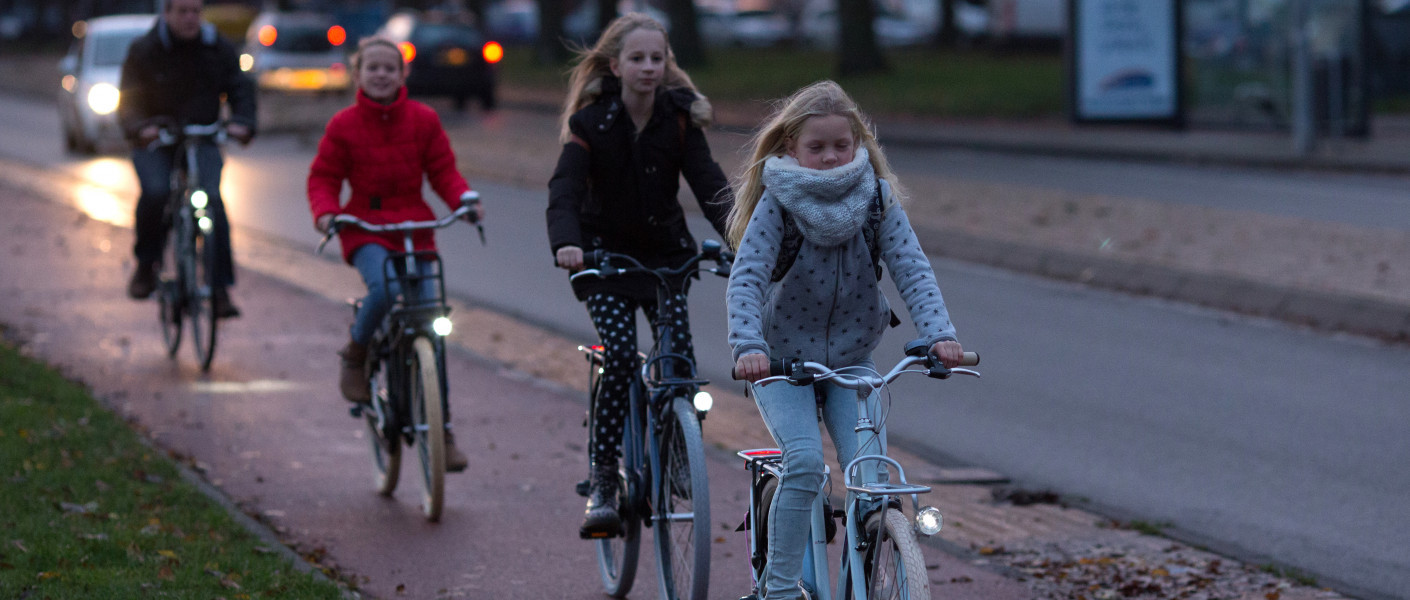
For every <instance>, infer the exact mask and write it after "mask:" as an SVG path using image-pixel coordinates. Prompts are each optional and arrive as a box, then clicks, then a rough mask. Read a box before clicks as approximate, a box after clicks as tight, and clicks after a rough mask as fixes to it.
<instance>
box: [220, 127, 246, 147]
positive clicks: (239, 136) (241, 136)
mask: <svg viewBox="0 0 1410 600" xmlns="http://www.w3.org/2000/svg"><path fill="white" fill-rule="evenodd" d="M225 133H227V134H230V137H232V138H235V141H237V142H240V145H242V146H243V145H245V144H248V143H250V136H251V133H250V128H249V127H247V126H246V125H244V124H242V123H230V124H229V125H226V126H225Z"/></svg>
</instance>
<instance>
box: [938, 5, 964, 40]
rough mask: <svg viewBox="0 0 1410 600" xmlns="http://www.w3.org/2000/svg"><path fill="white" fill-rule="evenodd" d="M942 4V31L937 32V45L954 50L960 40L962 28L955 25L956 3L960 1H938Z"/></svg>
mask: <svg viewBox="0 0 1410 600" xmlns="http://www.w3.org/2000/svg"><path fill="white" fill-rule="evenodd" d="M938 1H939V2H940V29H939V31H936V32H935V45H936V46H939V47H941V48H953V47H955V45H956V43H957V42H958V41H959V38H960V28H959V26H958V25H956V23H955V2H958V1H959V0H938Z"/></svg>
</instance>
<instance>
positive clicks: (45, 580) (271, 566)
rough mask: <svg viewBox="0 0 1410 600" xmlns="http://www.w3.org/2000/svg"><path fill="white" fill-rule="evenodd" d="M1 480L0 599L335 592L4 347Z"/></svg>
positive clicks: (107, 417)
mask: <svg viewBox="0 0 1410 600" xmlns="http://www.w3.org/2000/svg"><path fill="white" fill-rule="evenodd" d="M0 477H3V483H0V597H3V598H53V599H65V598H112V599H126V598H227V599H231V600H234V599H250V598H271V597H278V598H330V599H335V598H341V597H342V591H341V589H340V588H339V587H338V586H337V585H335V584H333V583H331V582H328V581H326V580H321V579H318V578H315V577H314V576H313V575H311V574H309V573H305V572H301V571H299V570H297V569H296V568H294V566H293V565H291V564H289V563H288V562H287V561H286V560H285V559H284V558H283V556H282V555H281V554H278V553H276V552H275V551H274V550H273V549H271V548H269V547H268V546H266V545H265V544H264V543H263V542H262V541H261V540H260V539H259V538H257V537H255V536H254V535H253V534H251V533H250V532H249V531H247V530H246V529H244V528H243V527H241V526H240V525H239V524H238V523H237V522H236V521H235V519H234V518H233V517H232V516H231V515H230V514H228V513H227V512H225V510H224V509H223V508H221V507H220V506H219V505H218V504H216V503H215V502H214V501H212V500H211V499H210V498H207V497H206V496H204V495H203V494H202V493H201V492H200V491H199V490H197V489H196V487H195V486H193V485H191V484H190V483H188V482H186V481H185V480H183V479H182V478H181V475H180V474H179V473H178V471H177V468H176V466H175V465H174V464H173V462H172V461H171V460H170V459H169V458H168V457H166V456H162V455H160V454H157V453H155V452H154V451H153V450H152V449H151V448H149V447H148V446H146V445H145V444H143V443H142V441H141V440H140V439H139V438H138V436H137V434H136V433H135V432H134V431H132V430H131V429H130V428H129V427H128V426H127V425H126V424H125V423H123V422H122V421H121V420H120V419H118V418H117V417H116V416H115V415H113V414H112V413H111V412H109V411H108V410H107V409H106V408H104V407H102V406H101V405H99V404H98V403H97V402H96V401H95V400H94V399H93V398H92V397H91V396H90V395H89V394H88V393H87V392H86V391H85V390H84V389H82V388H81V387H80V386H78V385H76V384H74V383H72V382H70V381H67V380H65V379H64V378H63V377H61V376H60V375H59V374H58V373H55V372H54V371H53V370H51V369H49V368H47V367H45V366H44V365H42V364H39V363H37V362H35V361H33V360H30V359H28V358H26V357H23V356H21V355H20V354H19V353H18V352H16V351H15V350H14V349H13V348H11V347H10V346H8V345H5V344H0Z"/></svg>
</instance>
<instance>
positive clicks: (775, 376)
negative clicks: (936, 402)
mask: <svg viewBox="0 0 1410 600" xmlns="http://www.w3.org/2000/svg"><path fill="white" fill-rule="evenodd" d="M914 344H915V342H911V344H907V350H908V352H907V356H906V357H905V358H902V359H901V360H900V361H899V362H897V363H896V366H895V367H892V368H891V370H890V371H888V372H887V373H886V374H885V375H880V376H878V374H876V372H875V371H872V370H870V369H866V371H869V373H860V374H859V373H849V372H847V371H849V370H860V369H859V368H858V367H842V368H841V369H835V370H834V369H832V368H829V367H828V366H827V365H824V364H821V363H815V362H807V361H802V360H797V359H792V360H784V359H772V360H770V361H769V376H768V377H765V378H763V379H760V380H758V381H755V382H754V383H755V384H757V385H767V384H769V383H774V382H777V381H787V382H788V383H790V384H792V385H800V386H801V385H808V384H811V383H813V382H815V381H832V382H833V383H835V384H837V385H840V386H842V387H845V388H848V389H853V390H855V389H857V388H858V387H860V386H862V385H867V386H869V387H873V388H877V387H881V386H882V385H885V384H888V383H891V382H892V381H894V380H895V379H896V378H897V377H899V376H900V375H901V373H924V374H925V375H926V376H927V377H930V378H932V379H949V378H950V376H951V375H953V374H956V373H958V374H960V375H972V376H974V377H979V376H980V375H979V372H978V371H973V370H970V369H963V368H959V367H955V368H950V369H947V368H945V366H944V365H942V364H940V363H939V362H936V360H935V358H934V357H932V356H929V355H928V354H926V353H925V349H924V347H923V346H922V352H921V353H920V354H916V353H913V352H910V351H909V350H910V346H912V345H914ZM978 364H979V353H978V352H965V353H964V355H963V357H962V358H961V359H960V365H961V366H964V367H973V366H976V365H978ZM913 365H925V370H924V371H921V370H914V369H910V367H911V366H913ZM730 377H732V378H734V379H735V380H738V379H739V378H740V377H739V373H738V372H736V371H735V370H734V369H730Z"/></svg>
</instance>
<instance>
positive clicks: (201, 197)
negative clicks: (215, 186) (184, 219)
mask: <svg viewBox="0 0 1410 600" xmlns="http://www.w3.org/2000/svg"><path fill="white" fill-rule="evenodd" d="M210 201H211V199H210V196H207V195H206V191H205V190H196V191H194V192H191V206H192V208H205V207H206V205H207V204H210Z"/></svg>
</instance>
